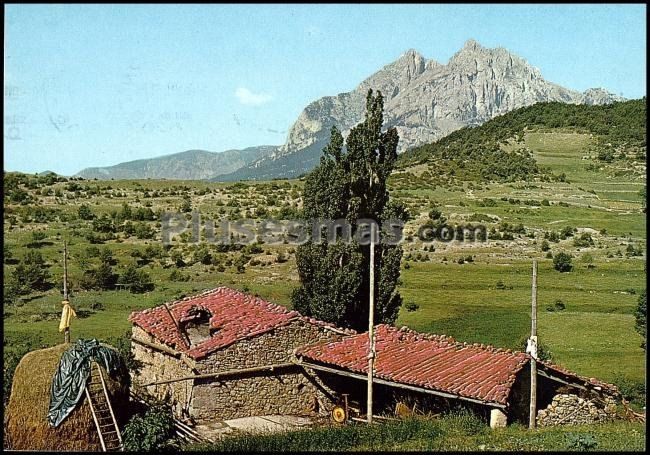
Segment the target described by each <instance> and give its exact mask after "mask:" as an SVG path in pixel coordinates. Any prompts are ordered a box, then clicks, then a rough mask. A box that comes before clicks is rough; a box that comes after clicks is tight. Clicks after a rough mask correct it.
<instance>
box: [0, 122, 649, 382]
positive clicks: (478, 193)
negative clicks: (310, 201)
mask: <svg viewBox="0 0 650 455" xmlns="http://www.w3.org/2000/svg"><path fill="white" fill-rule="evenodd" d="M525 140H526V144H527V146H528V147H529V148H530V149H531V150H532V151H533V153H534V154H535V157H536V159H537V160H538V162H539V164H540V165H542V166H549V167H551V168H552V170H553V172H554V173H556V174H557V173H559V172H564V173H565V174H566V181H565V182H540V181H535V182H517V183H501V184H498V183H489V184H486V183H477V182H465V183H463V184H462V185H456V186H453V187H443V186H437V185H433V184H431V183H430V182H428V181H422V180H421V179H419V177H417V174H418V172H419V171H418V170H417V169H415V170H414V172H413V173H408V174H404V175H402V177H400V178H395V179H393V180H391V185H390V190H391V192H392V195H393V197H395V198H397V199H399V200H401V201H403V202H404V203H405V204H406V205H407V206H408V207H409V211H410V213H411V215H412V217H413V219H412V221H410V222H409V223H408V224H407V233H408V232H410V233H411V234H414V233H415V232H416V231H417V229H418V227H419V226H420V225H421V224H422V222H423V221H424V220H425V219H426V213H427V212H428V211H429V210H430V208H431V206H432V203H434V202H436V203H437V204H438V205H439V208H440V209H441V210H442V212H443V214H444V215H445V216H446V217H447V218H448V219H449V221H450V222H451V223H465V222H467V220H469V219H471V217H472V216H477V215H488V216H490V217H493V220H494V221H491V222H488V223H486V226H487V227H488V228H496V229H497V230H500V229H502V225H503V223H509V224H511V225H516V224H519V223H521V224H523V225H524V226H525V233H522V234H515V236H514V238H513V239H512V240H490V241H489V242H486V243H481V242H477V243H473V244H472V243H464V244H460V243H457V242H452V243H448V244H445V243H442V242H435V243H434V246H435V252H433V251H425V250H424V247H425V246H429V245H425V244H423V243H422V242H421V241H419V240H418V239H417V237H414V238H413V239H412V240H407V241H405V243H404V245H403V247H404V250H405V256H404V259H403V262H402V284H401V286H400V292H401V293H402V295H403V297H404V300H405V302H407V303H414V304H416V305H417V309H416V310H415V311H408V310H407V309H406V308H405V307H403V308H402V309H401V312H400V315H399V318H398V320H397V325H408V326H409V327H412V328H413V329H416V330H420V331H425V332H434V333H445V334H448V335H451V336H453V337H455V338H456V339H458V340H461V341H471V342H482V343H490V344H493V345H496V346H503V347H511V348H522V347H523V346H522V343H523V340H524V339H525V337H526V336H527V334H528V331H529V327H530V314H529V306H530V285H531V262H532V259H533V258H537V259H538V261H539V279H538V284H539V292H538V296H539V337H540V341H541V343H542V344H543V345H544V346H545V348H547V349H548V350H550V352H551V353H552V357H553V360H554V361H555V362H557V363H560V364H561V365H564V366H565V367H567V368H569V369H572V370H575V371H576V372H578V373H579V374H583V375H587V376H595V377H598V378H601V379H604V380H607V381H615V382H616V381H621V380H631V381H636V382H637V383H641V382H644V380H645V361H644V358H645V357H644V351H643V350H642V349H641V348H640V347H639V345H640V342H641V337H640V336H639V335H638V334H637V333H636V332H635V330H634V316H633V312H634V309H635V307H636V304H637V299H638V294H639V293H640V292H641V291H642V290H643V289H644V288H645V275H646V273H645V268H644V267H645V259H646V258H645V256H632V257H628V256H627V254H626V251H627V248H628V247H630V246H632V247H634V248H635V249H638V250H639V251H643V252H645V248H646V225H645V213H643V212H642V210H641V196H640V194H639V189H640V188H641V187H642V186H643V185H644V184H645V179H644V178H641V177H639V175H638V174H637V173H633V172H623V170H621V169H618V168H617V166H619V165H618V164H616V162H615V163H614V164H612V165H611V166H610V165H603V166H601V168H602V169H600V170H588V165H589V164H594V163H596V161H595V160H594V159H593V158H589V156H590V155H589V154H590V151H589V144H590V140H591V139H590V138H589V136H588V135H584V134H573V133H571V134H569V133H566V132H561V133H548V132H546V133H528V134H527V135H526V138H525ZM584 157H587V158H585V159H583V158H584ZM617 173H621V174H620V175H617ZM71 183H73V182H67V183H63V182H60V183H54V184H52V185H40V186H38V185H37V186H36V187H35V188H25V191H27V192H28V193H29V194H30V195H32V197H33V198H34V201H33V202H32V203H31V204H28V205H20V204H18V203H7V201H5V209H6V210H5V216H4V234H5V245H6V248H8V250H9V251H10V256H11V257H10V258H9V259H7V255H6V253H5V261H4V273H5V276H10V275H11V273H12V271H13V270H14V269H15V267H16V263H17V261H18V260H21V259H22V258H23V257H24V256H25V254H26V253H27V252H28V251H38V252H40V253H41V254H42V255H43V257H44V259H45V261H46V263H47V265H48V270H49V271H50V273H51V276H52V278H51V282H52V284H53V285H55V287H53V288H52V289H50V290H48V291H44V292H37V293H31V294H27V295H24V296H21V297H19V298H18V299H17V300H16V301H15V302H14V303H12V304H9V305H7V304H6V305H5V306H4V310H3V311H4V314H3V316H4V323H3V326H4V346H5V350H10V351H11V350H12V349H19V347H20V346H23V347H25V346H28V347H30V348H33V347H34V346H39V345H40V346H51V345H53V344H56V343H58V342H60V341H62V336H61V335H60V334H59V333H58V332H57V326H58V318H59V315H60V301H61V293H60V286H61V284H60V283H61V276H62V261H61V258H62V241H63V239H64V238H65V239H67V240H68V241H69V245H70V247H69V250H70V277H71V283H72V286H71V287H72V301H73V305H74V306H75V308H76V309H77V310H78V313H79V316H80V318H79V319H77V320H75V321H73V326H72V334H73V339H75V338H78V337H84V338H86V337H96V338H100V339H113V338H115V337H117V336H120V335H122V334H124V333H125V332H126V331H127V330H128V329H129V328H130V323H129V322H128V320H127V318H128V315H129V314H130V312H131V311H133V310H137V309H143V308H147V307H151V306H155V305H158V304H161V303H163V302H165V301H170V300H173V299H177V298H180V297H183V296H186V295H191V294H192V293H196V292H199V291H201V290H204V289H209V288H214V287H217V286H231V287H235V288H238V289H242V290H244V291H247V292H252V293H256V294H259V295H260V296H262V297H264V298H266V299H269V300H271V301H274V302H277V303H280V304H282V305H287V306H290V294H291V290H292V289H293V288H294V287H296V286H297V285H298V277H297V273H296V269H295V254H294V251H295V250H294V247H292V246H291V245H277V246H270V245H261V248H262V252H259V253H252V254H250V255H249V256H250V259H247V261H248V262H247V263H246V265H245V268H244V269H243V270H240V271H239V272H241V273H239V272H238V271H237V269H236V266H235V263H236V261H237V260H238V259H239V258H241V256H242V253H241V252H239V251H230V252H217V251H216V250H215V249H214V247H212V249H211V253H212V255H213V258H214V260H213V261H212V263H211V264H208V265H204V264H202V263H200V262H196V261H194V260H193V259H192V258H193V255H194V253H195V250H196V246H194V245H192V244H189V243H184V242H182V241H175V242H173V246H172V248H171V250H169V251H163V253H162V254H161V256H160V257H158V258H154V259H151V260H150V261H149V262H148V263H144V264H141V267H140V268H141V270H145V271H146V272H147V273H148V274H149V275H150V276H151V278H152V280H153V283H154V285H155V288H154V290H153V291H151V292H148V293H145V294H132V293H130V292H128V291H125V290H119V291H118V290H111V291H98V290H83V289H81V287H80V285H79V282H80V279H81V277H82V275H83V272H84V270H86V269H88V267H89V265H88V264H91V265H92V264H94V263H96V258H95V259H88V258H87V250H88V247H89V246H90V244H89V242H88V240H87V235H88V234H89V233H91V232H92V231H93V229H92V226H91V222H90V221H84V220H80V219H77V217H76V214H77V212H78V209H79V207H80V206H81V204H88V205H89V206H90V208H91V210H92V212H93V213H94V214H95V215H97V216H101V215H102V214H106V215H109V214H110V213H111V212H114V211H119V210H120V209H121V207H122V204H123V203H125V202H128V203H129V204H130V205H131V206H132V207H133V208H134V209H135V208H136V207H148V208H151V209H152V210H154V211H165V210H177V209H178V208H179V206H181V205H182V204H183V196H185V195H189V197H190V200H191V205H192V207H193V208H199V209H200V211H201V214H202V216H203V217H204V219H205V218H206V217H210V218H212V219H219V218H221V217H230V218H231V219H232V218H246V217H253V218H263V217H270V218H272V217H274V216H276V217H277V216H280V215H281V214H285V216H287V215H286V214H287V213H291V211H292V210H297V209H299V208H300V203H301V202H300V194H301V189H302V184H303V183H302V182H301V181H299V180H294V181H274V182H261V183H245V184H244V183H239V184H212V183H205V182H193V181H186V182H184V181H154V180H141V181H108V182H97V181H82V182H74V183H76V184H77V187H75V186H74V185H73V186H71V185H70V184H71ZM44 193H45V194H44ZM544 199H547V200H548V205H542V203H541V201H543V200H544ZM531 201H534V204H536V205H534V204H531ZM37 205H38V206H40V207H44V208H47V209H51V210H55V211H57V212H56V213H57V215H56V217H54V219H51V220H49V221H46V222H34V221H33V220H32V221H30V219H31V218H33V215H30V214H29V213H26V211H27V210H28V209H30V208H34V207H36V206H37ZM475 214H476V215H475ZM61 216H63V217H68V220H67V221H61V220H60V218H61ZM57 217H58V218H57ZM143 223H146V224H148V225H149V226H150V227H151V228H152V229H154V230H155V232H156V233H157V234H156V236H154V237H153V238H151V239H137V238H136V237H135V236H128V235H125V234H124V233H117V234H115V235H114V236H113V239H112V240H107V241H105V242H103V243H102V244H98V245H95V246H97V247H98V248H99V249H100V250H103V249H109V250H110V251H111V252H112V254H113V257H114V259H115V261H116V265H115V266H114V267H113V268H114V271H115V272H116V273H118V274H120V273H122V272H123V270H124V269H125V267H126V265H127V264H129V263H133V262H134V261H136V260H137V258H136V257H134V256H133V254H134V252H135V251H138V252H141V253H142V252H144V250H145V248H146V247H147V246H150V245H159V244H160V235H159V231H160V226H159V223H157V222H156V221H144V222H143ZM566 226H570V227H572V228H576V229H577V230H578V232H577V233H576V234H575V235H578V233H581V232H591V233H592V237H593V240H594V244H593V245H590V246H589V247H588V248H578V247H576V246H575V245H574V243H573V242H574V240H573V239H574V237H569V238H567V239H565V240H560V241H559V242H557V243H555V242H550V251H551V253H552V254H557V253H558V252H560V251H566V252H569V253H571V254H572V255H573V256H574V259H573V265H574V269H573V271H571V272H569V273H559V272H557V271H555V270H554V269H553V267H552V260H551V259H547V258H546V252H543V251H542V250H541V243H542V241H543V237H544V235H545V234H547V233H549V232H551V231H555V232H557V231H559V230H560V229H562V228H565V227H566ZM33 231H43V232H44V233H45V239H43V240H42V241H40V242H37V243H36V244H34V242H33V240H32V235H33V234H32V233H33ZM175 251H177V252H180V254H181V255H182V257H183V258H184V260H185V261H186V262H187V263H188V265H186V266H184V267H181V268H179V270H180V271H181V273H182V274H183V276H185V277H186V279H187V281H172V280H171V279H170V275H171V273H172V272H173V271H174V270H175V269H176V268H177V267H176V266H175V265H174V263H173V261H172V260H171V259H170V255H171V253H173V252H175ZM468 256H471V262H467V261H464V263H463V264H459V263H458V260H459V259H460V258H464V259H467V257H468ZM281 258H283V260H281ZM84 261H85V262H86V264H84ZM93 261H95V262H93ZM557 300H562V302H563V303H564V304H565V309H563V310H561V311H557V310H554V311H550V310H549V309H548V308H550V309H554V304H555V302H556V301H557ZM5 360H6V357H5Z"/></svg>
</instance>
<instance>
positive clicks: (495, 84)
mask: <svg viewBox="0 0 650 455" xmlns="http://www.w3.org/2000/svg"><path fill="white" fill-rule="evenodd" d="M370 88H372V89H373V90H379V91H381V92H382V94H383V95H384V109H385V120H386V127H392V126H394V127H396V128H397V130H398V133H399V135H400V144H399V151H400V152H403V151H405V150H407V149H409V148H412V147H416V146H419V145H423V144H426V143H430V142H433V141H436V140H438V139H441V138H442V137H444V136H446V135H448V134H449V133H451V132H453V131H456V130H458V129H460V128H462V127H464V126H470V125H480V124H482V123H484V122H485V121H487V120H490V119H492V118H494V117H496V116H498V115H502V114H505V113H507V112H510V111H512V110H514V109H517V108H519V107H525V106H529V105H532V104H535V103H537V102H548V101H561V102H565V103H572V104H606V103H610V102H613V101H621V100H623V98H622V97H619V96H617V95H614V94H611V93H609V92H607V91H606V90H604V89H602V88H592V89H588V90H586V91H584V92H578V91H575V90H570V89H567V88H564V87H562V86H560V85H558V84H555V83H553V82H549V81H547V80H545V79H544V78H543V77H542V74H541V71H540V70H539V69H538V68H536V67H534V66H532V65H530V64H529V63H528V62H527V61H526V60H525V59H523V58H522V57H519V56H517V55H515V54H513V53H511V52H509V51H508V50H507V49H505V48H502V47H497V48H485V47H483V46H481V45H480V44H479V43H478V42H476V41H475V40H473V39H470V40H467V41H466V42H465V44H464V46H463V47H462V48H461V49H460V50H458V51H457V52H456V53H455V54H454V55H452V57H451V58H450V59H449V61H448V62H447V63H446V64H441V63H439V62H437V61H436V60H434V59H426V58H424V57H423V56H422V55H421V54H420V53H419V52H417V51H416V50H415V49H409V50H407V51H406V52H404V53H403V54H402V55H400V56H399V57H398V58H397V59H396V60H395V61H393V62H392V63H389V64H388V65H385V66H384V67H382V68H381V69H380V70H379V71H377V72H375V73H374V74H372V75H370V76H369V77H367V78H366V79H364V80H363V81H362V82H361V83H360V84H359V85H358V86H357V87H356V88H355V89H354V90H352V91H350V92H344V93H339V94H337V95H334V96H325V97H322V98H320V99H318V100H315V101H313V102H311V103H309V105H307V107H305V109H304V110H303V111H302V112H301V114H300V115H299V117H298V119H297V120H296V122H295V123H294V124H293V126H292V127H291V129H290V131H289V133H288V136H287V140H286V142H285V144H283V145H281V146H280V147H278V148H277V150H276V151H274V152H273V153H271V154H269V155H268V156H266V157H262V158H260V159H258V160H255V161H253V162H252V163H250V164H248V165H246V166H244V167H242V168H240V169H238V170H236V171H234V172H232V173H230V174H223V175H221V176H218V177H215V178H213V180H218V181H232V180H243V179H252V180H265V179H272V178H278V177H296V176H298V175H300V174H302V173H304V172H307V171H309V170H311V169H312V168H313V167H314V166H316V165H317V164H318V160H319V157H320V151H321V150H322V148H323V147H324V146H325V145H326V144H327V142H328V140H329V131H330V129H331V127H332V126H337V128H339V129H340V130H341V131H342V133H343V135H344V136H346V135H347V134H348V133H349V130H350V129H351V128H352V127H353V126H354V125H356V124H357V123H359V122H360V121H361V120H362V119H363V112H364V110H365V96H366V93H367V90H368V89H370Z"/></svg>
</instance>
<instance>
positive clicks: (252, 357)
mask: <svg viewBox="0 0 650 455" xmlns="http://www.w3.org/2000/svg"><path fill="white" fill-rule="evenodd" d="M340 338H341V335H340V334H338V333H335V332H332V331H331V330H327V329H325V328H323V327H320V326H317V325H314V324H310V323H307V322H304V321H292V322H291V323H290V324H289V325H287V326H284V327H279V328H277V329H274V330H272V331H270V332H267V333H264V334H262V335H259V336H257V337H254V338H249V339H245V340H241V341H238V342H237V343H235V344H233V345H231V346H229V347H227V348H225V349H222V350H220V351H217V352H215V353H214V354H212V355H210V356H208V357H207V358H206V359H204V360H202V361H200V362H197V369H198V370H199V372H200V373H215V372H219V371H227V370H235V369H242V368H251V367H257V366H264V365H273V364H280V363H287V362H291V359H292V357H293V350H294V349H295V348H297V347H299V346H304V345H306V344H309V343H315V342H319V341H335V340H339V339H340ZM332 405H333V400H332V399H331V396H330V395H329V394H328V391H327V390H324V389H323V387H321V386H320V385H319V384H318V383H317V382H316V381H314V380H313V378H310V377H308V375H306V374H305V373H304V370H303V369H302V368H300V367H298V366H295V367H289V368H283V369H280V370H277V371H274V372H272V373H269V372H261V373H254V374H246V375H239V376H230V377H226V378H223V379H221V380H219V379H217V380H204V381H198V380H197V381H195V385H194V390H193V396H192V401H191V404H190V413H191V415H192V417H194V418H195V419H196V420H197V421H202V420H214V419H233V418H239V417H249V416H254V415H265V414H307V413H314V412H319V413H326V412H329V409H330V408H331V406H332Z"/></svg>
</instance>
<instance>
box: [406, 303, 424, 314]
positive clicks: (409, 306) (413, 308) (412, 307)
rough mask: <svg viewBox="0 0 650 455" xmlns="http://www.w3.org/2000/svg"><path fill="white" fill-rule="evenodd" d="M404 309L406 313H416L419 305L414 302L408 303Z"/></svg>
mask: <svg viewBox="0 0 650 455" xmlns="http://www.w3.org/2000/svg"><path fill="white" fill-rule="evenodd" d="M404 308H406V311H410V312H413V311H417V310H418V308H420V305H418V304H417V303H415V302H408V303H407V304H406V305H404Z"/></svg>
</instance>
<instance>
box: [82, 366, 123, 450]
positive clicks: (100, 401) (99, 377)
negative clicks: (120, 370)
mask: <svg viewBox="0 0 650 455" xmlns="http://www.w3.org/2000/svg"><path fill="white" fill-rule="evenodd" d="M88 379H89V382H88V383H87V384H86V397H88V404H89V405H90V412H91V413H92V415H93V420H94V421H95V426H96V427H97V434H98V435H99V442H100V443H101V445H102V450H103V451H104V452H114V451H121V450H122V435H121V434H120V429H119V427H118V426H117V421H116V420H115V414H113V408H112V407H111V400H110V398H109V396H108V389H107V388H106V381H104V375H103V374H102V370H101V368H100V367H99V365H98V364H97V362H94V361H93V362H91V364H90V377H89V378H88Z"/></svg>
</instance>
